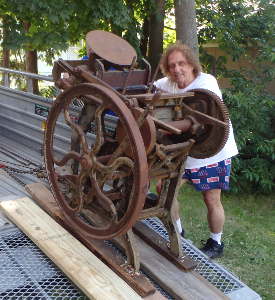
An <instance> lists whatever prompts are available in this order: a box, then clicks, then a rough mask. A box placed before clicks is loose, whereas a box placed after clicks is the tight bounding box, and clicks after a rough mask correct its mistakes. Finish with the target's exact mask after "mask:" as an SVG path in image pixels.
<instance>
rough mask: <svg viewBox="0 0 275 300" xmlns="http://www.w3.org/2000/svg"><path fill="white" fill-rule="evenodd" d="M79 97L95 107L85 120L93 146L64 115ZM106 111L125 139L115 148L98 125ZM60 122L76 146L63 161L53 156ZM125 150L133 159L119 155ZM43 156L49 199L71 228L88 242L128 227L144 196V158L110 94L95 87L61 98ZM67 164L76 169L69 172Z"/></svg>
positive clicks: (131, 124) (129, 119) (136, 134)
mask: <svg viewBox="0 0 275 300" xmlns="http://www.w3.org/2000/svg"><path fill="white" fill-rule="evenodd" d="M83 94H84V95H88V96H89V97H86V98H85V97H84V98H82V101H83V102H84V103H85V104H87V105H95V106H96V110H95V111H94V116H90V117H91V118H92V120H95V123H96V129H95V130H96V132H95V133H94V134H95V135H96V138H95V142H94V144H93V145H89V142H88V139H87V138H86V135H87V132H88V131H87V129H88V128H85V124H82V125H81V124H80V125H78V124H77V123H76V122H75V120H79V119H78V116H77V115H74V116H70V114H69V111H68V110H69V105H70V104H71V102H72V101H73V99H74V98H75V97H78V96H80V95H83ZM107 109H109V110H111V111H113V112H115V113H116V114H117V115H118V116H119V118H120V121H121V123H122V124H123V126H124V127H125V132H126V133H127V134H126V135H125V137H124V139H123V140H122V141H121V142H120V143H116V142H115V140H114V139H113V140H114V143H110V142H108V141H107V140H108V138H109V140H110V139H111V140H112V138H111V137H108V136H107V135H106V132H105V130H104V129H105V128H104V124H102V117H103V115H104V112H105V111H106V110H107ZM59 117H62V118H64V119H65V120H66V123H67V124H68V126H69V127H70V128H71V130H72V134H76V135H77V138H76V139H77V143H76V144H77V145H78V144H79V143H80V147H79V149H78V152H77V151H72V150H71V149H68V152H65V154H64V155H63V156H62V157H60V156H59V157H57V154H56V153H54V142H55V140H54V133H55V125H56V122H57V121H58V118H59ZM90 121H91V120H90ZM112 146H113V147H112ZM129 148H131V151H132V153H133V159H131V158H130V157H127V156H125V155H124V152H125V149H129ZM44 155H45V165H46V169H47V172H48V178H49V181H50V185H51V187H52V190H53V193H54V195H55V197H56V199H57V200H58V202H59V204H60V205H61V206H62V208H63V209H64V212H65V215H66V217H67V221H68V222H69V223H70V224H72V226H74V227H75V228H78V229H79V230H84V231H85V233H86V234H88V235H90V236H91V237H93V238H101V239H110V238H112V237H114V236H116V235H120V234H123V233H125V232H126V231H127V230H128V229H129V228H130V227H131V226H132V225H133V223H134V222H135V221H136V219H137V217H138V214H139V212H140V210H141V209H142V207H143V204H144V200H145V195H146V192H147V184H148V179H147V178H148V175H147V173H148V170H147V163H146V153H145V150H144V147H143V142H142V138H141V134H140V131H139V129H138V127H137V125H135V121H134V118H133V116H132V114H131V113H130V111H129V110H128V108H127V107H126V105H125V104H124V103H123V102H122V101H121V100H120V99H119V98H118V97H117V96H116V94H114V93H113V92H112V91H111V90H108V89H106V88H104V87H102V86H100V85H96V84H81V85H78V86H75V87H73V88H71V89H69V90H67V91H66V92H64V93H63V94H61V95H60V96H59V97H58V98H57V100H56V101H55V103H54V105H53V107H52V109H51V112H50V114H49V118H48V124H47V130H46V135H45V147H44ZM70 163H76V166H75V168H74V172H72V170H71V168H70ZM54 165H56V166H59V168H63V174H61V173H59V174H58V175H57V174H56V173H57V172H58V171H57V169H56V168H55V167H54ZM64 170H65V171H64ZM107 188H108V190H106V189H107ZM64 189H65V192H63V191H64Z"/></svg>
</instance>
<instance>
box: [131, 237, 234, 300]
mask: <svg viewBox="0 0 275 300" xmlns="http://www.w3.org/2000/svg"><path fill="white" fill-rule="evenodd" d="M136 239H137V247H138V249H139V251H140V260H141V268H142V270H144V272H145V273H146V274H148V275H149V276H150V277H151V278H152V279H154V280H155V281H156V282H157V283H158V284H159V286H161V287H162V288H163V289H164V290H166V291H167V292H168V293H169V294H171V295H172V296H173V297H175V298H176V299H188V300H213V299H215V300H219V299H229V298H228V297H227V296H225V295H224V294H223V293H222V292H221V291H220V290H218V289H217V288H216V287H214V286H213V285H211V284H210V283H209V282H208V281H207V280H206V279H205V278H203V277H202V276H200V275H199V274H198V273H196V272H195V271H189V272H185V271H183V270H180V269H178V268H177V267H176V266H175V265H174V264H173V263H171V262H170V261H168V260H167V259H166V258H164V257H163V256H161V255H160V254H159V253H158V252H157V251H155V250H154V249H153V248H151V247H150V246H148V245H147V243H145V242H144V241H143V240H142V239H141V238H139V237H138V236H137V235H136Z"/></svg>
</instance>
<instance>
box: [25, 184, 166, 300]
mask: <svg viewBox="0 0 275 300" xmlns="http://www.w3.org/2000/svg"><path fill="white" fill-rule="evenodd" d="M25 188H26V190H27V191H28V193H29V194H30V195H31V196H32V198H33V199H34V200H35V201H36V202H37V204H38V205H39V206H40V207H42V208H43V209H44V210H45V211H46V212H47V213H48V214H50V216H52V217H53V218H54V219H55V220H56V221H57V222H58V223H59V224H61V225H62V226H63V227H65V228H66V229H67V230H68V231H69V232H70V233H71V234H73V235H74V236H75V237H76V238H77V239H78V240H79V241H81V242H82V243H83V244H84V245H85V246H86V247H87V248H88V249H89V250H91V251H92V252H93V253H94V254H95V255H96V256H97V257H98V258H99V259H101V260H102V261H104V263H105V264H106V265H108V266H109V267H110V268H111V269H112V270H113V271H114V272H116V273H117V274H118V275H119V276H120V277H121V278H122V279H123V280H125V281H126V282H127V283H128V284H129V285H130V286H131V287H132V288H133V289H134V290H135V291H136V292H137V293H138V294H139V295H140V296H141V297H147V296H149V295H153V294H156V289H155V287H154V286H153V284H152V283H151V282H150V281H149V280H148V279H147V277H146V276H144V275H143V274H141V273H138V274H136V273H129V270H128V269H127V265H125V259H124V257H122V256H121V255H118V253H116V252H114V251H112V250H111V249H110V248H108V247H106V245H105V243H104V241H102V240H91V239H90V238H86V236H84V235H80V234H79V233H78V232H74V231H73V230H72V228H69V227H67V224H66V223H65V222H64V221H63V216H62V212H61V210H60V208H59V206H58V204H57V203H56V201H55V199H54V197H53V195H52V193H51V192H50V191H49V189H48V188H47V187H46V186H45V185H44V184H42V183H32V184H28V185H26V186H25ZM161 299H162V298H161V295H159V300H161Z"/></svg>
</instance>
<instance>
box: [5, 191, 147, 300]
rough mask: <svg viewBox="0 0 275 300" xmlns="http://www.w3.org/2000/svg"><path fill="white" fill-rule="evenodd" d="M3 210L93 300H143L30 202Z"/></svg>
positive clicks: (22, 201)
mask: <svg viewBox="0 0 275 300" xmlns="http://www.w3.org/2000/svg"><path fill="white" fill-rule="evenodd" d="M0 207H1V209H2V210H3V211H4V213H5V214H6V215H7V216H8V217H9V218H10V219H11V220H12V221H13V222H14V223H15V224H16V225H17V226H18V227H19V228H20V229H21V230H22V231H23V232H24V233H25V234H27V235H28V236H29V237H30V239H31V240H32V241H33V242H34V243H35V244H36V245H37V246H38V247H39V248H40V249H41V250H42V251H43V252H44V253H45V254H46V255H47V256H48V257H49V258H50V259H51V260H52V261H53V262H54V263H55V264H56V265H57V266H58V267H59V268H60V269H61V270H62V271H63V272H64V273H65V274H66V275H67V276H68V277H69V278H70V279H71V280H72V281H73V282H74V283H75V284H76V285H77V286H78V287H79V288H80V289H81V290H82V291H83V292H84V293H85V294H86V295H87V296H88V297H89V298H90V299H104V300H105V299H119V300H120V299H141V298H140V297H139V296H138V295H137V294H136V293H135V291H134V290H133V289H132V288H130V287H129V286H128V285H127V284H126V283H125V282H124V281H123V280H122V279H121V278H119V277H118V276H117V275H116V274H115V273H114V272H113V271H112V270H111V269H109V268H108V267H107V266H106V265H105V264H104V263H103V262H102V261H100V260H99V259H98V258H97V257H96V256H95V255H94V254H92V253H91V252H90V251H89V250H88V249H87V248H86V247H85V246H83V245H82V244H81V243H80V242H79V241H78V240H77V239H75V238H74V237H73V236H72V235H71V234H70V233H68V231H66V230H65V229H64V228H62V226H60V225H59V224H57V223H56V222H55V221H54V220H53V219H52V218H51V217H49V216H48V214H47V213H45V212H44V211H43V210H42V209H41V208H39V206H38V205H36V204H35V203H34V202H33V201H32V200H31V199H29V198H27V197H25V198H21V199H16V200H9V201H4V202H2V203H0Z"/></svg>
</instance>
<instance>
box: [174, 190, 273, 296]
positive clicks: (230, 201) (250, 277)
mask: <svg viewBox="0 0 275 300" xmlns="http://www.w3.org/2000/svg"><path fill="white" fill-rule="evenodd" d="M178 199H179V202H180V207H181V216H182V223H183V225H184V229H185V231H186V238H187V239H190V240H192V241H193V243H194V244H195V245H196V246H197V247H201V240H207V239H208V237H209V230H208V223H207V219H206V208H205V205H204V203H203V200H202V197H201V193H200V192H196V191H195V190H194V189H193V188H192V187H191V186H190V185H189V184H185V185H184V186H183V187H182V188H181V190H180V193H179V197H178ZM222 202H223V206H224V209H225V213H226V221H225V226H224V234H223V241H224V244H225V249H224V256H223V257H222V258H219V259H216V262H217V263H219V264H220V265H223V266H224V267H225V268H226V269H227V270H229V271H231V272H232V273H234V274H235V275H236V276H237V277H238V278H239V279H240V280H241V281H242V282H244V283H245V284H246V285H248V286H249V287H250V288H251V289H253V290H254V291H255V292H257V293H258V294H259V295H260V296H261V297H262V299H264V300H273V299H275V254H274V252H275V196H263V195H260V196H258V195H237V194H230V193H223V195H222Z"/></svg>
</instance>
